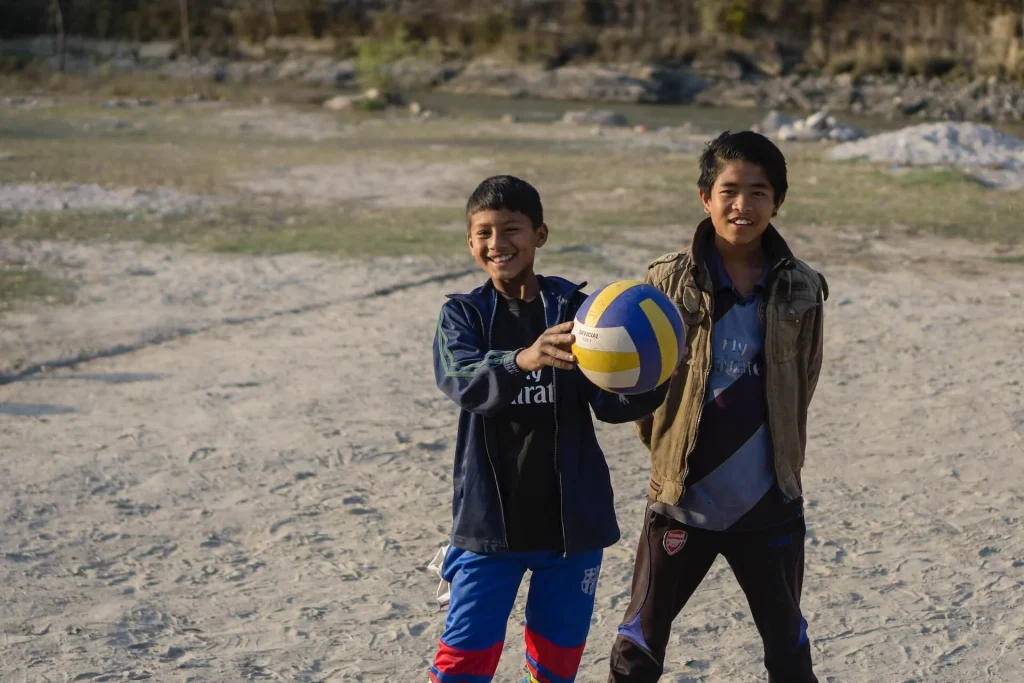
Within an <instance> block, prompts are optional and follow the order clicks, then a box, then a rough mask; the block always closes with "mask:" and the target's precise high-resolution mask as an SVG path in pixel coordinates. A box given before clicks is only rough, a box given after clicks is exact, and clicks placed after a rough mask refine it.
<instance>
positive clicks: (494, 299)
mask: <svg viewBox="0 0 1024 683" xmlns="http://www.w3.org/2000/svg"><path fill="white" fill-rule="evenodd" d="M465 303H469V302H468V301H466V302H465ZM469 305H470V306H473V310H474V311H476V314H477V315H478V316H480V327H481V328H483V327H486V329H487V350H488V351H490V350H491V347H492V346H493V341H492V337H493V334H494V316H495V313H497V310H498V295H497V293H496V292H492V294H491V321H490V323H489V324H488V323H485V322H484V314H483V313H481V312H480V309H479V308H477V307H476V306H474V305H473V304H471V303H469ZM480 419H481V420H483V423H484V453H485V454H486V455H487V464H489V465H490V466H491V475H492V476H493V477H494V490H495V491H496V492H497V494H498V508H499V509H500V510H501V535H502V538H503V539H504V540H505V550H506V552H507V551H508V523H507V522H506V520H505V501H503V500H502V499H501V484H500V483H499V482H498V468H497V467H496V466H495V465H494V459H493V458H492V457H491V448H490V446H489V445H488V444H487V431H488V430H487V418H486V417H484V416H483V415H481V416H480Z"/></svg>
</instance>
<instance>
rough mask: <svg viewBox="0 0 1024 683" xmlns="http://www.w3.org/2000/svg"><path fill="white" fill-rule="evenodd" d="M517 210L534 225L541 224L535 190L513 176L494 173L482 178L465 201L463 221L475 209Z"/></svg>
mask: <svg viewBox="0 0 1024 683" xmlns="http://www.w3.org/2000/svg"><path fill="white" fill-rule="evenodd" d="M501 209H505V210H506V211H516V212H518V213H521V214H523V215H524V216H526V217H527V218H529V219H530V222H531V223H532V224H533V227H534V228H539V227H540V226H541V225H542V224H543V223H544V207H543V205H542V204H541V203H540V193H539V192H537V189H536V188H535V187H534V186H533V185H531V184H530V183H528V182H526V181H525V180H520V179H519V178H516V177H515V176H510V175H496V176H491V177H490V178H487V179H485V180H484V181H483V182H482V183H480V184H479V185H477V188H476V189H475V190H473V194H471V195H470V196H469V201H468V202H466V222H467V223H471V222H472V219H473V214H474V213H476V212H478V211H500V210H501Z"/></svg>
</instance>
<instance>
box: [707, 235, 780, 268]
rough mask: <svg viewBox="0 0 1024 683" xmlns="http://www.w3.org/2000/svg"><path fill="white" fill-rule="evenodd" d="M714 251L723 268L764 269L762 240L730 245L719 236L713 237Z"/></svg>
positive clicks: (764, 259) (764, 257)
mask: <svg viewBox="0 0 1024 683" xmlns="http://www.w3.org/2000/svg"><path fill="white" fill-rule="evenodd" d="M715 249H716V250H717V251H718V255H719V257H721V259H722V264H723V265H725V266H738V267H747V268H752V267H764V264H765V262H766V261H767V257H766V256H765V253H764V245H763V244H762V239H757V240H755V241H753V242H751V243H750V244H738V245H737V244H732V243H731V242H726V241H725V240H724V239H722V238H721V237H720V236H719V235H717V234H716V235H715Z"/></svg>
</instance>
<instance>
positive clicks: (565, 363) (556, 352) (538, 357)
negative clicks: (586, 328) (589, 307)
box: [516, 320, 576, 372]
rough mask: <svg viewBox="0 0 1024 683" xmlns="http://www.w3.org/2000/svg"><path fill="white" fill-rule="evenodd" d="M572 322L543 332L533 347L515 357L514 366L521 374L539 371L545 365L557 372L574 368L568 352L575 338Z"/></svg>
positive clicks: (574, 359) (573, 359)
mask: <svg viewBox="0 0 1024 683" xmlns="http://www.w3.org/2000/svg"><path fill="white" fill-rule="evenodd" d="M572 326H573V322H572V321H571V320H570V321H569V322H566V323H561V324H558V325H555V326H554V327H549V328H548V329H546V330H544V333H543V334H541V335H540V336H539V337H537V341H535V342H533V346H530V347H529V348H526V349H523V350H522V351H520V352H519V354H518V355H516V365H518V366H519V368H520V369H521V370H522V371H523V372H533V371H534V370H540V369H541V368H543V367H544V366H545V365H550V366H551V367H553V368H558V369H559V370H572V369H573V367H575V363H576V358H575V357H574V356H573V355H572V353H571V352H570V350H569V349H570V347H571V345H572V343H573V342H574V341H576V337H575V336H573V334H572Z"/></svg>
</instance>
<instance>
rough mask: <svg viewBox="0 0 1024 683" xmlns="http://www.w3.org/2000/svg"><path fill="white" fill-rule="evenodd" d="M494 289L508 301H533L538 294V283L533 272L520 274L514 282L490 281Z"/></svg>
mask: <svg viewBox="0 0 1024 683" xmlns="http://www.w3.org/2000/svg"><path fill="white" fill-rule="evenodd" d="M491 283H492V284H493V285H494V288H495V289H496V290H498V291H499V292H501V293H502V294H503V295H504V296H506V297H507V298H509V299H522V300H523V301H533V298H534V297H535V296H537V295H538V294H540V281H538V280H537V275H536V274H535V273H534V272H533V270H532V269H531V270H529V271H527V272H525V273H521V274H520V275H519V276H518V277H516V278H515V279H514V280H496V279H493V278H492V279H491Z"/></svg>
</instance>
